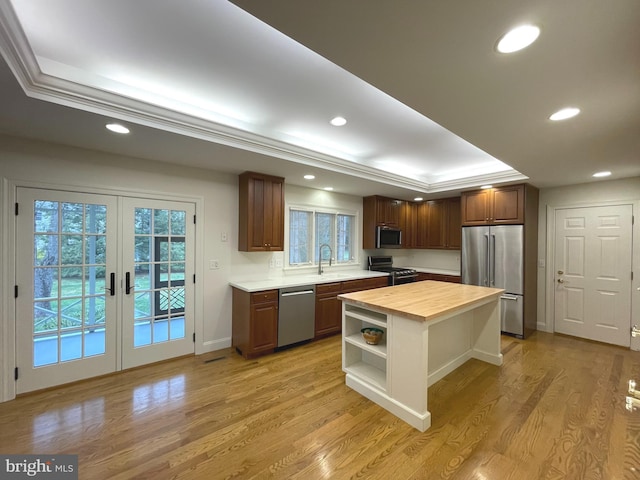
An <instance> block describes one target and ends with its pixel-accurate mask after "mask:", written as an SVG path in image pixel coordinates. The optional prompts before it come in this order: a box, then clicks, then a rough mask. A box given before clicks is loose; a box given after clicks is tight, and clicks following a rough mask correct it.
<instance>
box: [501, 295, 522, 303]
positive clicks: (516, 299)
mask: <svg viewBox="0 0 640 480" xmlns="http://www.w3.org/2000/svg"><path fill="white" fill-rule="evenodd" d="M500 298H502V299H503V300H514V301H516V302H517V301H518V300H519V299H520V297H519V296H518V295H510V294H508V293H504V294H502V296H501V297H500Z"/></svg>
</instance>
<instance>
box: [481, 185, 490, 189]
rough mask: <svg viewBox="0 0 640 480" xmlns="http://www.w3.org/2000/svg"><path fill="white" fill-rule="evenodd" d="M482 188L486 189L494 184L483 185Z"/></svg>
mask: <svg viewBox="0 0 640 480" xmlns="http://www.w3.org/2000/svg"><path fill="white" fill-rule="evenodd" d="M480 188H482V189H484V190H486V189H487V188H493V185H482V186H481V187H480Z"/></svg>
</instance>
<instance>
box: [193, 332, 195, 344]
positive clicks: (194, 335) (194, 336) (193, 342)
mask: <svg viewBox="0 0 640 480" xmlns="http://www.w3.org/2000/svg"><path fill="white" fill-rule="evenodd" d="M193 343H196V334H195V332H194V333H193Z"/></svg>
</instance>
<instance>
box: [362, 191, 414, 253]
mask: <svg viewBox="0 0 640 480" xmlns="http://www.w3.org/2000/svg"><path fill="white" fill-rule="evenodd" d="M406 203H407V202H405V201H404V200H395V199H393V198H387V197H381V196H379V195H372V196H370V197H364V198H363V199H362V206H363V229H364V231H363V234H362V248H365V249H367V248H376V227H377V226H387V227H401V225H402V223H403V221H404V213H405V205H406ZM403 242H404V233H403Z"/></svg>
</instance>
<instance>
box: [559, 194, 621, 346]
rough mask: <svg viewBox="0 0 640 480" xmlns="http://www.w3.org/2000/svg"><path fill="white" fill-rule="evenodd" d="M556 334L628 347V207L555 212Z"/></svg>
mask: <svg viewBox="0 0 640 480" xmlns="http://www.w3.org/2000/svg"><path fill="white" fill-rule="evenodd" d="M555 229H556V230H555V232H556V233H555V260H554V275H555V296H554V297H555V304H554V313H555V319H554V328H555V331H556V332H559V333H565V334H568V335H574V336H577V337H582V338H587V339H591V340H597V341H601V342H606V343H613V344H616V345H622V346H626V347H628V346H629V345H630V339H631V333H630V329H631V266H632V206H631V205H615V206H602V207H584V208H568V209H559V210H556V225H555Z"/></svg>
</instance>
